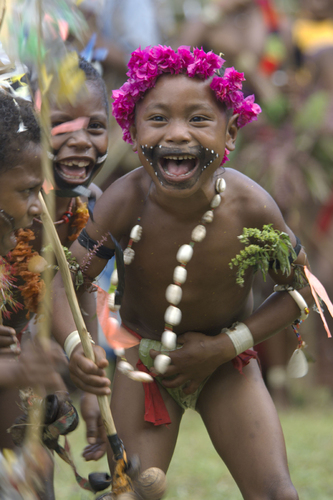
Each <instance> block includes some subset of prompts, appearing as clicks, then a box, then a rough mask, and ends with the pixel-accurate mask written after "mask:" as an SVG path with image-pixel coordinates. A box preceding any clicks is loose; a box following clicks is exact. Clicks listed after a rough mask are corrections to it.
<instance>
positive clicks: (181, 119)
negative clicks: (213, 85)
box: [132, 75, 236, 196]
mask: <svg viewBox="0 0 333 500" xmlns="http://www.w3.org/2000/svg"><path fill="white" fill-rule="evenodd" d="M209 84H210V82H209V81H202V80H199V79H197V78H188V77H187V76H184V75H177V76H172V75H165V76H162V77H160V78H159V79H158V81H157V83H156V86H155V87H154V88H153V89H151V90H149V91H148V92H147V94H146V95H145V97H144V99H143V100H142V101H140V102H139V103H138V105H137V108H136V120H135V126H134V127H133V128H132V138H133V144H134V146H133V149H134V150H136V151H138V154H139V157H140V160H141V161H142V165H143V166H144V167H145V169H146V170H147V172H148V173H149V175H150V176H151V177H152V179H153V180H154V182H155V184H156V185H158V186H159V188H160V189H163V190H164V191H167V192H171V191H173V192H175V191H178V192H180V191H181V192H182V193H184V195H186V196H188V195H190V194H191V193H192V192H194V191H195V190H197V189H199V187H200V186H202V185H203V184H204V183H205V182H207V181H208V180H209V179H211V178H212V175H213V174H214V172H215V170H216V169H217V168H218V167H219V165H220V164H221V160H222V158H223V155H224V150H225V147H228V146H229V147H230V149H233V148H234V147H233V141H234V139H235V136H236V132H235V135H234V137H233V140H232V141H231V142H230V137H229V125H228V123H227V118H226V114H225V112H224V111H223V108H222V106H220V105H219V104H218V102H217V101H216V98H215V96H214V93H213V91H212V90H211V89H210V86H209ZM234 128H235V127H234Z"/></svg>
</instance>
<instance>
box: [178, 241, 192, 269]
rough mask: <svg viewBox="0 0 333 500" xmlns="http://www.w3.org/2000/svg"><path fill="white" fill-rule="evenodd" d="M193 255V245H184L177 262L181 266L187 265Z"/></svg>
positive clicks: (180, 249)
mask: <svg viewBox="0 0 333 500" xmlns="http://www.w3.org/2000/svg"><path fill="white" fill-rule="evenodd" d="M192 255H193V248H192V247H191V245H182V246H181V247H180V248H179V250H178V252H177V257H176V258H177V260H178V262H180V263H181V264H187V263H188V262H189V261H190V260H191V258H192Z"/></svg>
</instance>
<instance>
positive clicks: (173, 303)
mask: <svg viewBox="0 0 333 500" xmlns="http://www.w3.org/2000/svg"><path fill="white" fill-rule="evenodd" d="M225 189H226V182H225V180H224V179H223V178H222V177H220V178H218V179H217V180H216V182H215V190H216V194H215V196H214V197H213V199H212V201H211V202H210V209H209V210H207V211H206V212H205V213H204V215H203V216H202V218H201V222H200V224H198V225H197V226H196V227H195V228H194V229H193V231H192V234H191V241H190V243H189V244H185V245H182V246H181V247H180V248H179V250H178V252H177V256H176V258H177V261H178V263H179V265H177V266H176V268H175V269H174V272H173V283H171V284H170V285H168V286H167V289H166V292H165V296H166V299H167V301H168V303H169V306H168V307H167V309H166V311H165V314H164V321H165V325H164V332H163V334H162V337H161V341H162V348H164V349H163V351H164V350H165V351H171V350H174V349H176V344H177V335H176V333H175V332H174V331H173V329H174V327H175V326H177V325H179V323H180V322H181V319H182V312H181V310H180V309H179V307H177V306H178V305H179V303H180V302H181V299H182V295H183V290H182V285H183V284H184V283H185V282H186V279H187V269H186V265H187V264H188V262H189V261H190V260H191V258H192V256H193V248H194V245H195V243H200V242H201V241H202V240H203V239H204V238H205V237H206V225H207V224H210V223H211V222H213V219H214V210H215V209H216V208H217V207H218V206H219V205H220V203H221V193H223V192H224V191H225ZM140 221H141V217H138V220H137V222H138V223H137V224H136V225H135V226H134V227H133V228H132V230H131V233H130V239H129V242H128V245H127V248H126V249H125V250H124V263H125V265H130V264H131V262H133V260H134V257H135V251H134V250H133V248H132V246H133V243H138V242H139V241H140V239H141V236H142V226H141V225H140ZM117 281H118V279H117V270H115V271H114V272H113V273H112V276H111V283H112V284H113V285H116V284H117ZM109 307H110V309H111V310H112V311H116V310H118V309H119V308H120V306H117V305H115V303H114V294H111V295H110V299H109ZM170 362H171V359H170V357H169V356H168V355H166V354H159V355H158V356H157V357H156V358H155V361H154V366H155V368H156V369H157V371H158V372H159V373H161V374H162V373H164V372H165V371H166V369H167V367H168V365H169V364H170Z"/></svg>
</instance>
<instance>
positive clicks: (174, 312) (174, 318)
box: [164, 306, 182, 326]
mask: <svg viewBox="0 0 333 500" xmlns="http://www.w3.org/2000/svg"><path fill="white" fill-rule="evenodd" d="M181 320H182V312H181V310H180V309H178V307H175V306H169V307H168V308H167V310H166V311H165V314H164V321H165V322H166V323H168V324H169V325H172V326H176V325H179V323H180V322H181Z"/></svg>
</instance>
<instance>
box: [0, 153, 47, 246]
mask: <svg viewBox="0 0 333 500" xmlns="http://www.w3.org/2000/svg"><path fill="white" fill-rule="evenodd" d="M42 184H43V174H42V166H41V160H40V148H39V147H37V146H31V147H29V148H28V149H27V150H26V151H24V154H22V160H21V162H20V163H19V164H18V165H16V166H15V167H13V168H11V169H9V170H7V171H6V172H4V173H3V174H2V175H0V207H1V209H2V210H4V211H5V215H4V216H0V255H6V254H7V253H8V252H9V251H10V250H12V249H13V248H14V247H15V245H16V237H15V230H17V229H19V228H24V227H28V226H31V224H32V221H33V218H34V217H36V216H38V215H40V214H41V211H42V207H41V204H40V202H39V200H38V194H39V192H40V190H41V187H42Z"/></svg>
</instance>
